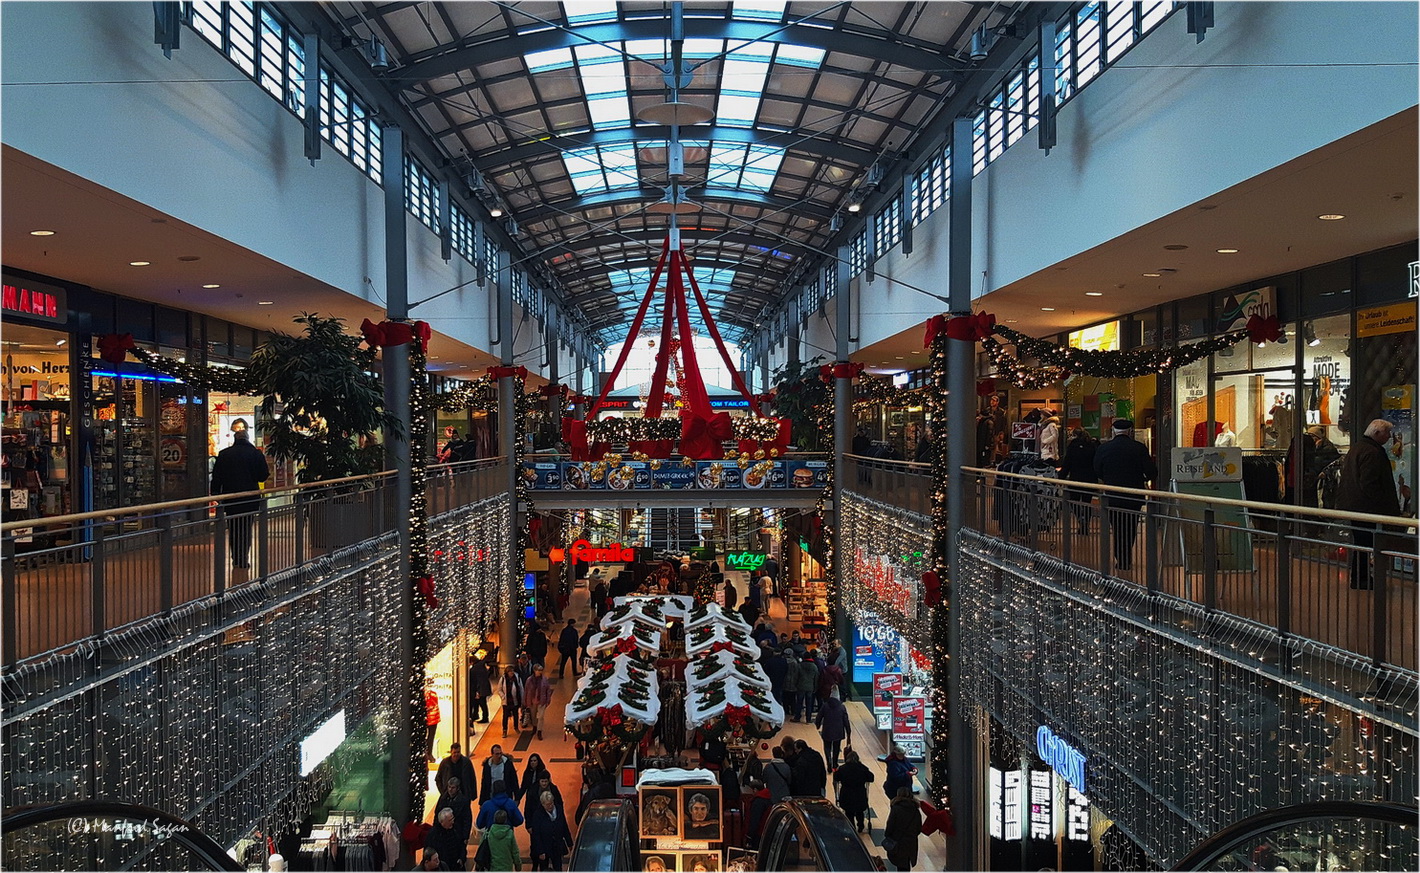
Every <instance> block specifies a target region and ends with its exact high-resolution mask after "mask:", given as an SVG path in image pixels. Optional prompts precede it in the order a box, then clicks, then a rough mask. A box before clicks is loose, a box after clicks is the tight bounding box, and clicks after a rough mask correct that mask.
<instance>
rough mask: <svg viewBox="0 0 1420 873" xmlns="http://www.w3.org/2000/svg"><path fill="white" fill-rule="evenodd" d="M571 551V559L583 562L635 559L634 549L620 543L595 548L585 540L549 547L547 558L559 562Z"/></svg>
mask: <svg viewBox="0 0 1420 873" xmlns="http://www.w3.org/2000/svg"><path fill="white" fill-rule="evenodd" d="M569 552H570V553H571V555H572V560H573V561H581V562H583V563H585V564H619V563H626V562H628V561H634V560H636V550H635V549H633V548H631V547H630V546H623V545H622V544H621V543H612V544H611V545H609V546H607V547H606V548H597V547H596V546H593V545H592V544H591V543H589V542H587V541H586V540H577V541H576V542H575V543H573V544H572V548H570V549H565V550H564V549H550V550H548V553H547V560H549V561H551V562H552V563H554V564H560V563H562V562H563V561H564V560H566V558H567V554H568V553H569Z"/></svg>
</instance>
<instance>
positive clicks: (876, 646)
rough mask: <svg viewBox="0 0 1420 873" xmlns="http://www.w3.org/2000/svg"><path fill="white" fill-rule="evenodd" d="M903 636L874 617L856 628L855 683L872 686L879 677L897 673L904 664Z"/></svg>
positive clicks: (859, 622) (861, 617)
mask: <svg viewBox="0 0 1420 873" xmlns="http://www.w3.org/2000/svg"><path fill="white" fill-rule="evenodd" d="M901 653H902V635H901V634H899V633H898V632H897V630H896V629H894V628H893V627H892V626H891V625H888V624H885V623H884V622H883V621H882V620H881V619H879V618H878V617H877V616H876V615H874V614H872V613H862V614H860V615H859V616H858V617H857V619H856V620H855V621H854V624H853V675H852V676H851V677H850V678H851V680H852V681H854V682H871V681H873V674H875V673H896V672H897V670H898V667H899V666H900V662H901V657H902V655H901Z"/></svg>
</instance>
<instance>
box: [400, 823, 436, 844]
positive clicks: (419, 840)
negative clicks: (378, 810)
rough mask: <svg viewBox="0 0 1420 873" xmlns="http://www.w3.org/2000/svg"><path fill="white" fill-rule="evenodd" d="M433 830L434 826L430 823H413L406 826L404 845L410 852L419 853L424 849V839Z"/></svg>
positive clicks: (403, 834)
mask: <svg viewBox="0 0 1420 873" xmlns="http://www.w3.org/2000/svg"><path fill="white" fill-rule="evenodd" d="M433 829H434V826H433V825H431V824H429V823H428V822H425V821H412V822H410V823H409V824H407V825H405V826H404V831H403V833H402V834H401V836H403V837H404V843H405V845H407V846H409V849H410V851H417V850H419V849H422V848H424V838H425V837H426V836H428V835H429V832H430V831H432V830H433Z"/></svg>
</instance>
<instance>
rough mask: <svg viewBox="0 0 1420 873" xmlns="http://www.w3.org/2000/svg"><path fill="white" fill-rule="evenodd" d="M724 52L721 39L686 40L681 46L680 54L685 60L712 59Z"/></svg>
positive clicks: (723, 42)
mask: <svg viewBox="0 0 1420 873" xmlns="http://www.w3.org/2000/svg"><path fill="white" fill-rule="evenodd" d="M724 50H725V41H724V40H723V39H704V38H696V39H687V40H686V41H685V44H684V45H683V46H681V54H683V55H684V56H685V57H687V58H713V57H714V56H715V55H718V54H719V53H720V52H722V51H724Z"/></svg>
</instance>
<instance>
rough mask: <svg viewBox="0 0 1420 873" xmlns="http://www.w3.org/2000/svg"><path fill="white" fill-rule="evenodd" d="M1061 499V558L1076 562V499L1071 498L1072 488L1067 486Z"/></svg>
mask: <svg viewBox="0 0 1420 873" xmlns="http://www.w3.org/2000/svg"><path fill="white" fill-rule="evenodd" d="M1060 493H1061V500H1060V560H1062V561H1064V562H1065V563H1067V564H1073V563H1074V557H1075V533H1074V530H1075V525H1076V524H1077V522H1076V519H1075V501H1073V500H1071V499H1070V489H1069V486H1066V487H1065V489H1064V490H1063V491H1061V492H1060Z"/></svg>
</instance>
